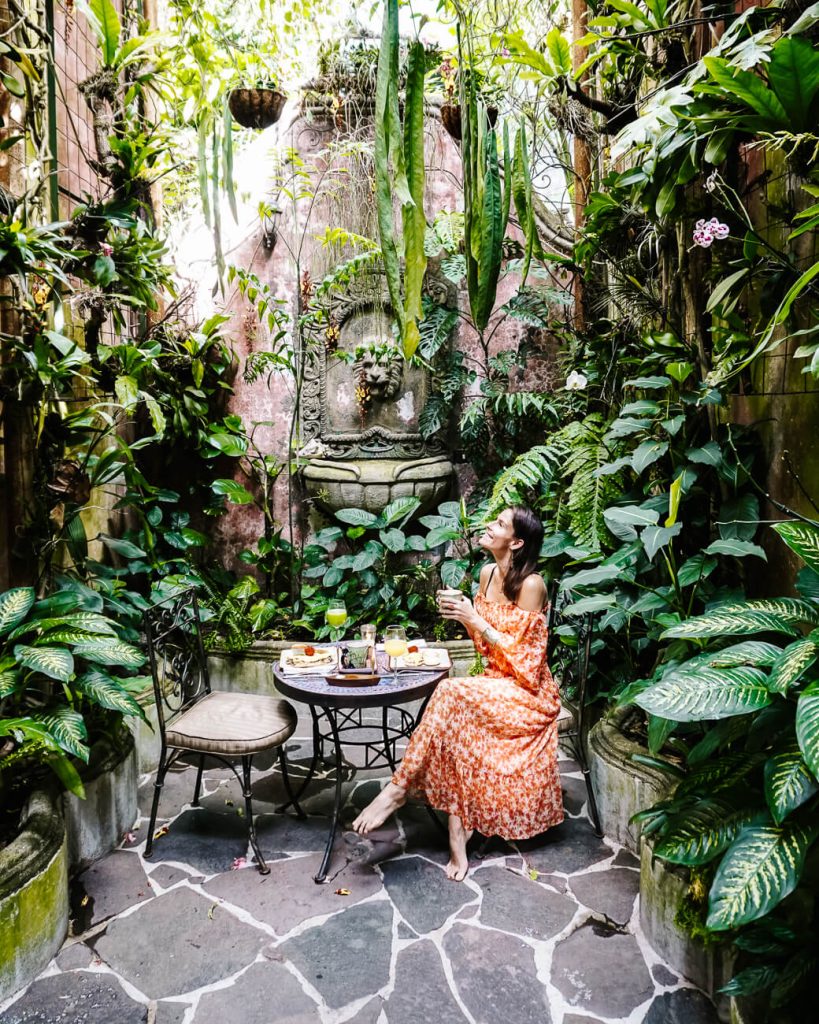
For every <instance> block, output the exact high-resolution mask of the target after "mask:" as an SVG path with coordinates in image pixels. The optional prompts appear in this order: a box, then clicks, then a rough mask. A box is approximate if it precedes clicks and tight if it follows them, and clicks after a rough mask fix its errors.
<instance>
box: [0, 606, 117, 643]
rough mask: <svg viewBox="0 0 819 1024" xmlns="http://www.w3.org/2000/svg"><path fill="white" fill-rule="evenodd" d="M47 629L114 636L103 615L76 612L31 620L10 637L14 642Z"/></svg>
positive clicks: (109, 622) (112, 627)
mask: <svg viewBox="0 0 819 1024" xmlns="http://www.w3.org/2000/svg"><path fill="white" fill-rule="evenodd" d="M49 629H84V630H85V631H86V632H88V633H95V634H101V635H104V636H112V635H116V633H115V630H114V624H113V623H112V622H111V620H110V619H108V618H106V616H105V615H99V614H98V613H97V612H76V613H75V614H74V615H61V616H59V617H56V618H48V619H32V620H31V621H30V622H24V623H23V624H22V625H21V626H18V627H17V629H15V630H14V632H13V633H11V634H10V636H11V638H12V639H14V640H16V639H17V637H20V636H25V635H26V634H27V633H33V632H38V633H44V632H46V631H47V630H49Z"/></svg>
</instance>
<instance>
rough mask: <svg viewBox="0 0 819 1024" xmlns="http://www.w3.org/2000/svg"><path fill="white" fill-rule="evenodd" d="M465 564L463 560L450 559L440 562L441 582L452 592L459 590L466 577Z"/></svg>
mask: <svg viewBox="0 0 819 1024" xmlns="http://www.w3.org/2000/svg"><path fill="white" fill-rule="evenodd" d="M466 566H467V563H466V561H465V560H464V559H459V558H450V559H447V560H446V561H444V562H441V570H440V571H441V582H442V583H443V585H444V586H445V587H450V588H452V589H453V590H457V589H459V588H460V586H461V583H463V580H464V576H466Z"/></svg>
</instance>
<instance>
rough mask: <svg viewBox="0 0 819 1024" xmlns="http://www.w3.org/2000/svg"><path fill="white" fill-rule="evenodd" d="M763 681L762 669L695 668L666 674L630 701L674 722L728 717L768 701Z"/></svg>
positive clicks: (750, 709) (752, 709) (759, 706)
mask: <svg viewBox="0 0 819 1024" xmlns="http://www.w3.org/2000/svg"><path fill="white" fill-rule="evenodd" d="M765 681H766V676H765V673H764V672H763V671H762V670H761V669H758V668H748V667H738V668H729V669H719V670H718V669H712V668H699V669H697V671H696V672H695V673H692V674H690V675H688V674H685V673H682V672H681V673H673V674H671V675H668V676H666V677H665V678H664V679H662V680H661V681H660V682H659V683H656V684H655V685H654V686H651V687H649V688H648V689H647V690H644V691H643V692H642V693H641V694H639V696H637V697H635V699H634V703H635V704H638V705H639V706H640V707H641V708H643V710H644V711H648V712H650V713H651V714H652V715H660V716H661V717H662V718H670V719H671V720H672V721H674V722H701V721H706V720H708V719H717V718H730V717H731V716H733V715H747V714H749V713H750V712H752V711H758V710H759V709H760V708H764V707H767V705H768V704H770V703H771V695H770V693H769V692H768V688H767V687H766V685H765Z"/></svg>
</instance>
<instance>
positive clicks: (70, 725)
mask: <svg viewBox="0 0 819 1024" xmlns="http://www.w3.org/2000/svg"><path fill="white" fill-rule="evenodd" d="M33 717H34V718H35V719H36V720H37V721H38V722H39V723H40V724H41V725H43V726H44V727H45V728H46V729H47V730H48V733H49V735H50V736H51V737H52V738H53V740H54V742H55V743H56V744H57V745H58V746H59V747H61V748H62V749H63V750H65V751H67V752H68V753H69V754H73V755H74V757H79V758H80V760H82V761H86V762H87V761H88V753H89V751H88V747H87V746H86V741H87V739H88V732H87V730H86V728H85V722H84V721H83V717H82V715H81V714H80V713H79V711H73V710H72V709H71V708H57V709H56V710H54V711H44V712H42V713H41V714H38V715H34V716H33Z"/></svg>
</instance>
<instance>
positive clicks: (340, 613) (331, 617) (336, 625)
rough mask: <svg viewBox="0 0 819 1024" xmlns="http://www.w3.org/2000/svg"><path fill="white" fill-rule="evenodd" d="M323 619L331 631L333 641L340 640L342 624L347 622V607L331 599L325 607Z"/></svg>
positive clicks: (342, 630) (338, 600) (339, 601)
mask: <svg viewBox="0 0 819 1024" xmlns="http://www.w3.org/2000/svg"><path fill="white" fill-rule="evenodd" d="M324 617H325V619H326V620H327V625H328V626H329V627H330V629H331V630H332V635H333V639H334V640H340V639H341V638H342V636H343V635H344V624H345V622H346V621H347V605H346V604H345V603H344V602H343V601H342V600H340V599H339V598H333V599H332V600H331V601H330V603H329V604H328V605H327V610H326V611H325V613H324Z"/></svg>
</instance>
